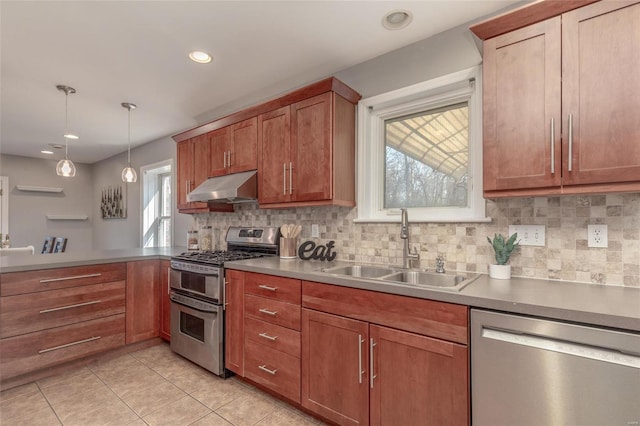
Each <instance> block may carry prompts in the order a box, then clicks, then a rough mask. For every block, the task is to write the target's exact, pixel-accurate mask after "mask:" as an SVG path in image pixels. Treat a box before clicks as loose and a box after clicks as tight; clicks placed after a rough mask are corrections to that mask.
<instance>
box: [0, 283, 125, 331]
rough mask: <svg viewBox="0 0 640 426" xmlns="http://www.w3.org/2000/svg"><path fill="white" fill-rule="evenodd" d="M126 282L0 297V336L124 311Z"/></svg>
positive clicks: (38, 329) (58, 325)
mask: <svg viewBox="0 0 640 426" xmlns="http://www.w3.org/2000/svg"><path fill="white" fill-rule="evenodd" d="M124 310H125V282H124V281H116V282H112V283H105V284H95V285H86V286H82V287H75V288H65V289H60V290H51V291H41V292H38V293H32V294H21V295H16V296H7V297H0V337H1V338H5V337H11V336H17V335H20V334H26V333H31V332H34V331H40V330H46V329H49V328H54V327H60V326H63V325H68V324H74V323H77V322H81V321H87V320H92V319H96V318H102V317H107V316H111V315H115V314H120V313H124Z"/></svg>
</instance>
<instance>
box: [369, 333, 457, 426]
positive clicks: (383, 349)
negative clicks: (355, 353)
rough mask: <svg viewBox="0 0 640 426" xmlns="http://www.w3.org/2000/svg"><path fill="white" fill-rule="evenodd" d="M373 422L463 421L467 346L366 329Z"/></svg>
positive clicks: (439, 422)
mask: <svg viewBox="0 0 640 426" xmlns="http://www.w3.org/2000/svg"><path fill="white" fill-rule="evenodd" d="M369 331H370V333H371V334H370V336H371V340H372V342H373V344H374V346H373V348H372V353H371V354H370V356H371V357H372V364H373V370H372V374H373V376H374V378H375V379H374V382H373V387H372V389H371V424H372V425H407V426H409V425H416V426H425V425H438V426H440V425H467V424H468V413H469V409H468V408H469V399H468V398H469V397H468V394H469V392H468V387H467V385H468V361H467V359H468V353H467V347H466V346H463V345H458V344H455V343H451V342H446V341H444V340H438V339H433V338H430V337H425V336H420V335H418V334H413V333H407V332H404V331H398V330H394V329H391V328H386V327H380V326H376V325H371V326H370V328H369Z"/></svg>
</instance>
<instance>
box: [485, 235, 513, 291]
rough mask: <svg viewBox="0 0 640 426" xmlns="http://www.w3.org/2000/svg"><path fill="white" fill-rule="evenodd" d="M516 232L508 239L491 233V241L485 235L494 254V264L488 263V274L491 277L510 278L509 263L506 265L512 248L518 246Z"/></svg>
mask: <svg viewBox="0 0 640 426" xmlns="http://www.w3.org/2000/svg"><path fill="white" fill-rule="evenodd" d="M517 238H518V233H517V232H516V233H514V234H513V235H511V236H510V237H509V239H506V240H505V238H504V236H503V235H502V234H493V241H491V238H489V237H487V241H489V244H490V245H491V247H493V251H494V253H495V255H496V264H491V265H489V276H490V277H491V278H499V279H505V280H508V279H509V278H511V265H508V264H507V263H508V262H509V258H510V257H511V255H512V254H513V252H514V250H515V249H516V248H518V242H517V241H516V239H517Z"/></svg>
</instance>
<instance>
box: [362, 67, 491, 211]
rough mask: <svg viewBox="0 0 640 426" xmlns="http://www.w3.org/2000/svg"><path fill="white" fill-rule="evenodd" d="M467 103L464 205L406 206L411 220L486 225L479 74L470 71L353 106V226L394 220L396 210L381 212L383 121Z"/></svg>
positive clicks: (368, 99)
mask: <svg viewBox="0 0 640 426" xmlns="http://www.w3.org/2000/svg"><path fill="white" fill-rule="evenodd" d="M461 102H467V103H468V107H469V186H470V191H469V196H468V199H469V203H468V206H467V207H466V208H460V207H422V208H415V207H410V208H408V211H409V214H410V217H411V221H412V222H443V223H447V222H449V223H455V222H490V221H491V218H488V217H485V208H486V202H485V200H484V198H483V195H482V72H481V67H480V66H478V67H473V68H469V69H466V70H463V71H459V72H455V73H452V74H448V75H446V76H443V77H438V78H435V79H432V80H428V81H425V82H422V83H417V84H414V85H411V86H408V87H404V88H401V89H398V90H394V91H391V92H387V93H383V94H380V95H376V96H373V97H370V98H367V99H363V100H361V101H360V102H359V103H358V145H357V147H358V151H357V160H358V172H357V178H358V184H357V188H358V196H357V198H358V200H357V201H358V209H357V217H356V219H354V221H355V222H397V221H399V220H400V209H385V208H384V175H385V163H384V161H385V151H384V150H385V136H384V123H385V120H387V119H391V118H394V117H400V116H402V115H407V114H411V113H414V112H419V111H424V110H428V109H435V108H438V107H442V106H446V105H452V104H455V103H461Z"/></svg>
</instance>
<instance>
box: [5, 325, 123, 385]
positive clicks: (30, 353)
mask: <svg viewBox="0 0 640 426" xmlns="http://www.w3.org/2000/svg"><path fill="white" fill-rule="evenodd" d="M124 317H125V316H124V314H119V315H112V316H110V317H106V318H99V319H95V320H91V321H83V322H79V323H77V324H72V325H67V326H64V327H56V328H52V329H48V330H43V331H38V332H35V333H27V334H22V335H20V336H15V337H9V338H7V339H2V344H0V379H2V380H5V379H9V378H12V377H15V376H19V375H21V374H25V373H29V372H31V371H34V370H38V369H44V368H46V367H50V366H53V365H57V364H61V363H64V362H67V361H72V360H75V359H79V358H83V357H85V356H89V355H92V354H96V353H99V352H104V351H107V350H109V349H113V348H117V347H119V346H122V345H124V323H125V319H124Z"/></svg>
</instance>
